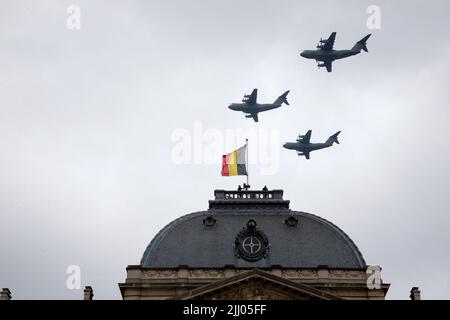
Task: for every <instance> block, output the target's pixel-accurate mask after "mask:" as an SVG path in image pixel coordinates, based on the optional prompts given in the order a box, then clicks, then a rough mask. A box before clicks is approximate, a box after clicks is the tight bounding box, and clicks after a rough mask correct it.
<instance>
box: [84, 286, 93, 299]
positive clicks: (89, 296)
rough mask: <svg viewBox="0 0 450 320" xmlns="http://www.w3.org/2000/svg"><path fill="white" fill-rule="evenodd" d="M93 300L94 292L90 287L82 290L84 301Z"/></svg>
mask: <svg viewBox="0 0 450 320" xmlns="http://www.w3.org/2000/svg"><path fill="white" fill-rule="evenodd" d="M93 299H94V290H92V287H90V286H86V287H85V288H84V300H93Z"/></svg>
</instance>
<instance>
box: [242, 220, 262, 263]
mask: <svg viewBox="0 0 450 320" xmlns="http://www.w3.org/2000/svg"><path fill="white" fill-rule="evenodd" d="M268 248H269V241H268V239H267V237H266V236H265V235H264V233H263V232H262V231H261V230H259V229H258V228H256V221H254V220H249V221H248V222H247V227H246V228H243V229H242V231H241V232H239V234H238V235H237V236H236V240H235V250H236V256H237V257H238V258H243V259H245V260H247V261H258V260H260V259H261V258H263V257H265V256H266V255H267V253H268Z"/></svg>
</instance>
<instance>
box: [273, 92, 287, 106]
mask: <svg viewBox="0 0 450 320" xmlns="http://www.w3.org/2000/svg"><path fill="white" fill-rule="evenodd" d="M288 93H289V90H288V91H286V92H285V93H283V94H282V95H281V96H279V97H278V98H277V100H275V102H274V103H273V104H275V105H278V106H281V105H282V104H283V103H286V104H287V105H289V102H288V101H287V95H288Z"/></svg>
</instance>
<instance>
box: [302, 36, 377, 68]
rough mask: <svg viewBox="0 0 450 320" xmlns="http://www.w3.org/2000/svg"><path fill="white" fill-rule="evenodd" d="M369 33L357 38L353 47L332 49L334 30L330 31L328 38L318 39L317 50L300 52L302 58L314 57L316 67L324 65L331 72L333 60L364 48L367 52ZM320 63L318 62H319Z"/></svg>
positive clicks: (353, 53) (354, 53) (351, 54)
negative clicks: (359, 38)
mask: <svg viewBox="0 0 450 320" xmlns="http://www.w3.org/2000/svg"><path fill="white" fill-rule="evenodd" d="M369 37H370V34H368V35H367V36H365V37H364V38H362V39H361V40H359V41H358V42H357V43H356V44H355V45H354V46H353V48H351V49H350V50H334V49H333V45H334V39H335V38H336V32H333V33H331V35H330V37H329V38H328V39H325V40H322V39H320V40H319V43H318V44H317V46H316V48H317V50H304V51H302V52H301V53H300V55H301V56H302V57H303V58H307V59H315V60H316V61H317V67H318V68H319V69H320V68H322V67H326V68H327V71H328V72H331V69H332V68H331V63H332V62H333V61H334V60H338V59H343V58H347V57H350V56H354V55H356V54H358V53H360V52H361V50H364V51H365V52H368V50H367V47H366V41H367V39H369ZM319 61H320V62H322V63H320V62H319Z"/></svg>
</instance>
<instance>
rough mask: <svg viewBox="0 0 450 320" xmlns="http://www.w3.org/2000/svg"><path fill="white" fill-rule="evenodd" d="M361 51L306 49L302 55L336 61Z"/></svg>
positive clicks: (319, 59)
mask: <svg viewBox="0 0 450 320" xmlns="http://www.w3.org/2000/svg"><path fill="white" fill-rule="evenodd" d="M358 53H359V52H357V51H353V50H304V51H302V53H300V55H301V56H302V57H303V58H306V59H315V60H318V61H334V60H338V59H343V58H347V57H351V56H354V55H356V54H358Z"/></svg>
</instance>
